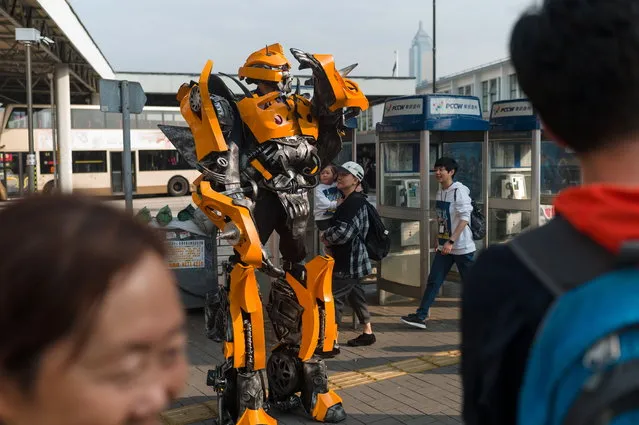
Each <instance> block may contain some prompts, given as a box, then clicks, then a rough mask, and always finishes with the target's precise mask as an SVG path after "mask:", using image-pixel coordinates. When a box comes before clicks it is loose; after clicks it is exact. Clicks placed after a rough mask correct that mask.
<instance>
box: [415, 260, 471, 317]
mask: <svg viewBox="0 0 639 425" xmlns="http://www.w3.org/2000/svg"><path fill="white" fill-rule="evenodd" d="M474 256H475V253H474V252H471V253H470V254H465V255H452V254H449V255H443V254H441V253H440V252H437V253H436V254H435V259H434V260H433V264H431V266H430V274H429V275H428V285H426V290H425V291H424V295H423V296H422V301H421V303H420V305H419V308H418V309H417V317H419V319H420V320H426V318H427V317H428V310H429V309H430V306H431V305H433V301H435V297H436V296H437V293H438V292H439V289H440V288H441V287H442V284H443V283H444V280H445V279H446V275H447V274H448V272H449V271H450V269H451V268H452V267H453V263H455V264H457V270H459V274H460V275H461V279H462V282H464V281H465V280H466V276H468V270H470V268H471V266H472V265H473V257H474Z"/></svg>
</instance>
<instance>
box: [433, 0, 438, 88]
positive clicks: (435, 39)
mask: <svg viewBox="0 0 639 425" xmlns="http://www.w3.org/2000/svg"><path fill="white" fill-rule="evenodd" d="M435 1H436V0H433V93H436V92H437V88H436V87H435V78H436V76H437V73H436V68H435V65H436V64H437V59H436V54H437V48H436V47H435V46H436V45H437V31H436V26H435V25H436V22H437V13H436V11H437V9H436V7H435Z"/></svg>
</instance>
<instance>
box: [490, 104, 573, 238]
mask: <svg viewBox="0 0 639 425" xmlns="http://www.w3.org/2000/svg"><path fill="white" fill-rule="evenodd" d="M488 151H489V155H488V158H487V163H486V165H487V167H486V175H485V180H486V181H487V184H488V191H487V196H488V198H487V205H488V208H487V211H488V215H487V217H486V223H487V224H486V237H487V239H488V244H489V245H492V244H495V243H502V242H506V241H508V240H510V239H512V238H513V237H515V236H516V235H518V234H519V233H521V232H522V231H523V230H525V229H527V228H529V227H537V226H540V225H543V224H545V223H546V222H547V221H548V220H549V219H551V218H552V217H553V215H554V211H553V207H552V205H553V199H554V197H555V196H556V195H557V194H558V193H559V191H560V190H562V189H564V188H566V187H569V186H574V185H578V184H580V183H581V170H580V167H579V163H578V161H577V158H576V156H575V155H574V153H573V152H571V151H570V150H569V149H566V148H563V147H560V146H559V145H557V144H555V143H553V142H552V141H550V140H549V138H548V137H547V135H546V133H545V131H544V129H543V126H542V124H541V121H540V119H539V117H538V115H537V114H536V113H535V111H534V109H533V107H532V105H531V103H530V102H529V101H528V100H526V99H518V100H508V101H500V102H495V103H494V104H493V107H492V110H491V114H490V131H489V136H488Z"/></svg>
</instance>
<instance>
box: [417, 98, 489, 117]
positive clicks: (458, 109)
mask: <svg viewBox="0 0 639 425" xmlns="http://www.w3.org/2000/svg"><path fill="white" fill-rule="evenodd" d="M429 106H430V115H433V116H435V115H471V116H476V117H481V108H480V106H479V99H473V98H464V97H453V96H432V97H430V105H429Z"/></svg>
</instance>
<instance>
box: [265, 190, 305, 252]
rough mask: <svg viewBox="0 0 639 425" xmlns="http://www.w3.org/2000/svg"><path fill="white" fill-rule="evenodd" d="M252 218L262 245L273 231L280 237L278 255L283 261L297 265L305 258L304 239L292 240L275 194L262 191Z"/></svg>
mask: <svg viewBox="0 0 639 425" xmlns="http://www.w3.org/2000/svg"><path fill="white" fill-rule="evenodd" d="M253 216H254V218H255V226H256V227H257V233H258V234H259V235H260V241H261V242H262V245H265V244H266V242H268V239H269V238H270V237H271V234H272V233H273V230H275V231H276V232H277V234H278V235H280V253H281V254H282V257H283V258H284V260H285V261H291V262H293V263H299V262H301V261H302V260H304V258H306V246H305V245H304V237H303V236H302V237H300V238H298V239H294V238H293V232H292V230H291V228H290V227H289V226H288V225H287V219H288V217H287V215H286V211H284V206H283V205H282V203H281V202H280V199H279V198H278V197H277V195H276V194H274V193H273V192H269V191H267V190H262V191H261V193H260V196H259V197H258V199H257V201H256V202H255V208H254V210H253Z"/></svg>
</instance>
